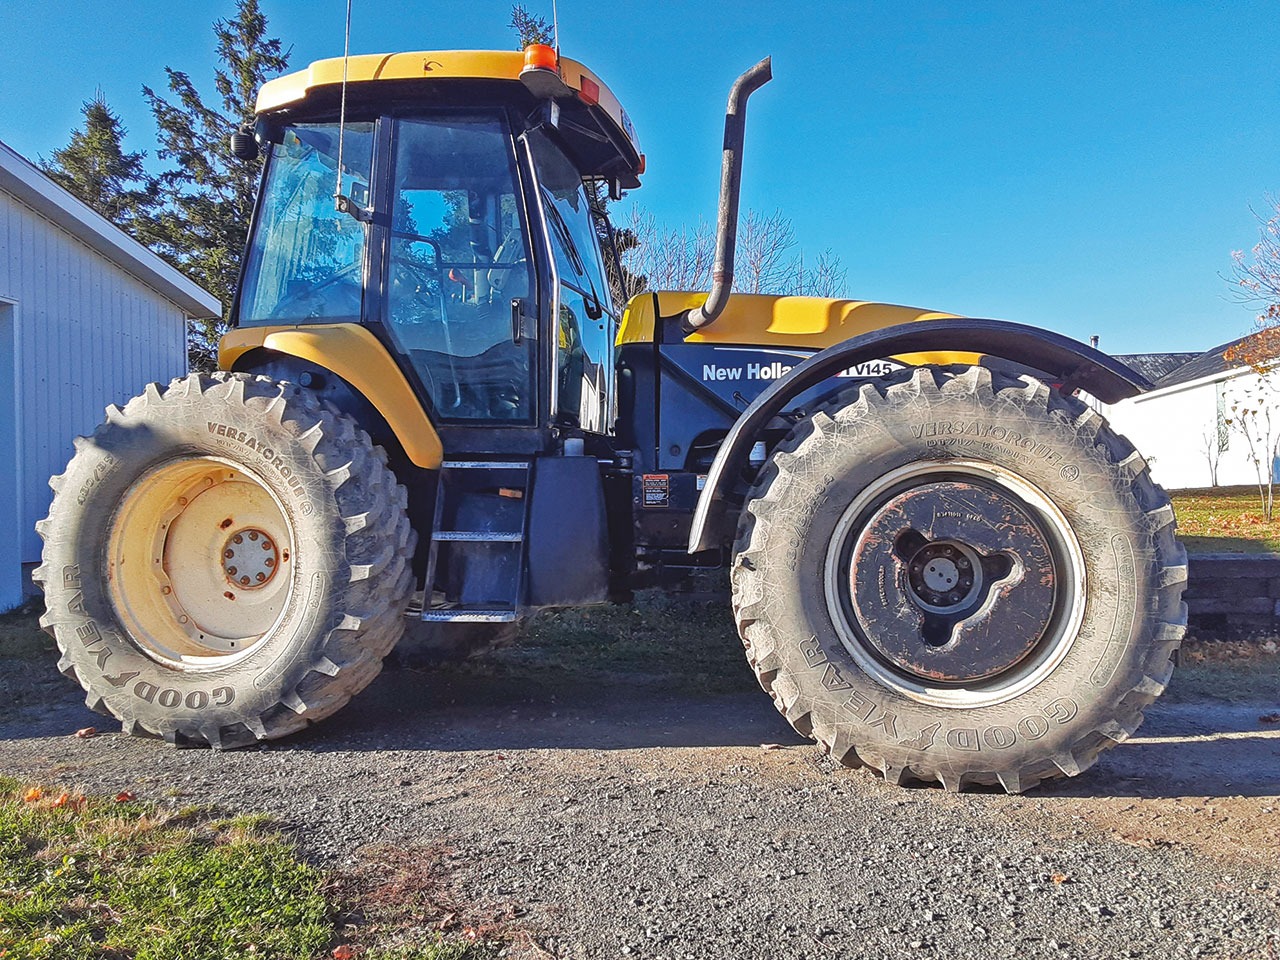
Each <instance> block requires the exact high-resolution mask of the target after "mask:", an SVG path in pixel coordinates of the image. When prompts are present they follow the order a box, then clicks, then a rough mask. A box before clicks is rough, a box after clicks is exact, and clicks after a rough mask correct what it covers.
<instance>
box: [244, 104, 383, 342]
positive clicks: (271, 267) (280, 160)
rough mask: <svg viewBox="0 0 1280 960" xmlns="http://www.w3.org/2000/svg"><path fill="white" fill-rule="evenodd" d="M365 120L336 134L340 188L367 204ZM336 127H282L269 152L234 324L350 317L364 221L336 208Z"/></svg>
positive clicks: (353, 317) (354, 316)
mask: <svg viewBox="0 0 1280 960" xmlns="http://www.w3.org/2000/svg"><path fill="white" fill-rule="evenodd" d="M372 155H373V124H372V123H348V124H347V125H346V131H345V133H344V134H343V147H342V167H343V190H344V192H346V193H347V194H348V195H349V196H350V197H351V198H352V199H353V200H354V201H355V202H356V203H357V204H358V205H361V206H365V205H367V204H368V197H369V167H370V161H371V158H372ZM337 170H338V125H337V124H336V123H318V124H311V125H307V126H296V127H289V128H287V129H286V130H285V132H284V137H283V140H282V142H281V143H278V144H276V145H275V146H274V147H273V148H272V150H271V157H270V159H269V161H268V167H267V174H266V180H265V181H264V183H263V187H262V199H261V201H260V203H259V206H258V212H257V218H256V220H255V223H254V230H253V237H252V239H251V240H250V242H249V249H248V251H247V255H246V263H245V272H244V285H243V288H242V289H241V292H240V305H239V307H240V309H239V320H240V322H241V323H270V322H274V323H279V322H281V321H284V322H295V323H296V322H300V321H307V320H329V321H358V320H359V319H360V295H361V287H362V284H361V280H362V278H363V272H364V271H363V266H364V247H365V227H364V224H362V223H360V222H358V221H356V220H355V219H353V218H352V217H350V216H348V215H347V214H343V213H338V212H337V211H336V210H335V209H334V205H333V192H334V188H335V186H336V183H337Z"/></svg>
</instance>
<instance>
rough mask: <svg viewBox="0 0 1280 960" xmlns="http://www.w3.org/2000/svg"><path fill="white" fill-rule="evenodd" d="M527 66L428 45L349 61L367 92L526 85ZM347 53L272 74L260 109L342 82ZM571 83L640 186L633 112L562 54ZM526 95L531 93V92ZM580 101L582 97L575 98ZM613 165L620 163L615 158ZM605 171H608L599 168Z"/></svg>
mask: <svg viewBox="0 0 1280 960" xmlns="http://www.w3.org/2000/svg"><path fill="white" fill-rule="evenodd" d="M524 67H525V54H524V52H523V51H518V50H516V51H513V50H424V51H418V52H415V53H385V54H361V55H358V56H353V57H349V58H347V60H346V62H345V69H346V78H347V84H348V91H349V92H350V93H352V94H356V93H359V94H361V95H363V96H364V97H366V98H367V97H368V96H370V95H373V96H376V95H377V91H378V88H376V87H374V86H372V85H373V84H379V83H386V84H388V88H387V89H388V91H389V92H390V91H391V90H392V89H395V90H397V91H400V90H403V89H404V88H405V87H406V86H409V87H412V86H413V83H414V81H418V82H420V83H421V84H422V86H423V88H424V90H425V89H426V88H435V89H438V86H437V85H438V84H439V82H440V81H455V80H473V81H475V80H478V81H499V82H503V81H506V82H511V83H514V84H516V85H517V87H518V88H519V89H520V90H524V85H523V84H520V73H521V70H523V69H524ZM343 70H344V61H343V58H342V57H332V58H329V59H326V60H317V61H315V62H314V63H312V64H311V65H310V66H309V67H307V68H306V69H305V70H299V71H297V72H295V73H290V74H286V75H284V76H282V77H277V78H276V79H274V80H268V81H267V82H266V83H264V84H263V85H262V88H261V89H260V90H259V91H258V99H257V104H256V106H255V110H256V111H257V113H258V114H260V115H261V114H274V113H278V112H292V110H293V109H294V108H297V107H301V106H302V105H303V104H305V103H306V102H307V101H309V100H310V99H311V98H312V97H313V96H314V95H316V94H317V93H319V92H321V91H322V90H328V91H331V90H333V89H336V88H339V87H341V85H342V78H343ZM556 72H557V73H558V74H559V76H560V79H561V80H562V81H563V82H564V86H565V88H566V97H565V98H562V99H561V103H562V104H564V103H566V102H567V103H568V104H569V105H571V106H572V107H573V112H575V113H576V112H580V109H585V111H586V112H587V113H589V114H590V115H592V119H594V120H595V121H596V123H597V124H601V123H603V124H604V125H605V129H604V132H605V133H606V134H607V135H608V138H609V139H610V140H612V141H614V142H615V146H616V147H617V152H618V154H619V155H620V156H619V160H620V161H621V163H620V164H618V165H620V166H622V167H623V168H625V169H624V170H620V171H617V172H619V173H623V174H624V175H623V176H622V177H621V179H623V180H624V181H627V182H624V184H623V185H624V186H638V185H639V180H638V179H637V178H638V176H639V175H640V174H641V173H642V172H644V158H643V155H642V154H641V153H640V141H639V140H638V139H637V137H636V132H635V127H633V126H632V124H631V118H630V117H628V116H627V112H626V111H625V110H624V109H623V108H622V104H621V103H619V102H618V98H617V97H615V96H614V95H613V92H612V91H611V90H610V89H609V88H608V87H607V86H605V84H604V82H603V81H602V80H601V79H600V78H599V77H597V76H596V75H595V74H594V73H592V72H591V71H590V70H588V69H587V68H586V67H584V66H583V65H582V64H581V63H578V62H577V61H576V60H570V59H569V58H568V57H557V71H556ZM524 95H526V96H528V95H529V94H528V93H527V91H526V92H525V94H524ZM575 101H576V102H575ZM609 166H611V167H612V166H615V164H610V165H609ZM599 172H600V173H602V174H603V173H605V172H606V171H599Z"/></svg>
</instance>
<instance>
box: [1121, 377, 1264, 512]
mask: <svg viewBox="0 0 1280 960" xmlns="http://www.w3.org/2000/svg"><path fill="white" fill-rule="evenodd" d="M1256 381H1257V374H1255V373H1252V372H1250V371H1245V372H1242V373H1237V374H1235V375H1224V376H1223V377H1222V378H1221V379H1218V380H1206V381H1201V382H1198V383H1192V384H1189V385H1187V386H1185V387H1181V388H1177V387H1175V388H1172V389H1164V390H1156V391H1153V392H1152V393H1149V394H1144V395H1141V396H1138V397H1133V398H1130V399H1128V400H1122V401H1120V402H1119V403H1117V404H1114V405H1112V406H1106V405H1101V406H1100V409H1101V410H1102V412H1103V414H1104V415H1105V416H1106V417H1107V419H1108V420H1109V421H1110V422H1111V426H1112V427H1114V428H1115V430H1116V431H1117V432H1119V433H1122V434H1124V435H1125V436H1126V437H1128V439H1129V441H1130V442H1131V443H1132V444H1133V445H1134V446H1135V447H1136V448H1137V449H1138V452H1139V453H1141V454H1142V455H1143V457H1145V458H1146V459H1147V461H1148V462H1149V463H1150V465H1151V478H1152V479H1153V480H1155V481H1156V483H1159V484H1160V485H1162V486H1164V487H1166V488H1168V489H1170V490H1176V489H1185V488H1187V487H1207V486H1209V483H1210V476H1211V474H1210V470H1209V459H1208V455H1207V453H1206V452H1205V447H1206V444H1207V443H1208V442H1210V441H1212V440H1213V439H1214V438H1217V437H1218V436H1219V435H1220V432H1223V431H1225V439H1226V441H1227V443H1226V449H1225V450H1222V451H1221V452H1220V453H1219V457H1218V470H1217V475H1218V485H1219V486H1235V485H1248V484H1253V483H1256V482H1257V479H1258V472H1257V468H1256V467H1255V465H1254V463H1253V460H1252V459H1251V457H1250V455H1249V446H1248V443H1247V442H1246V440H1245V438H1244V436H1243V435H1241V433H1240V432H1239V430H1238V429H1237V428H1235V427H1226V426H1225V423H1224V422H1223V419H1224V418H1230V417H1231V416H1232V413H1231V404H1232V402H1234V401H1235V400H1237V399H1238V398H1242V397H1244V396H1252V395H1254V394H1255V393H1256V392H1257V384H1256ZM1272 417H1273V418H1280V407H1276V408H1274V409H1273V410H1272ZM1276 422H1278V423H1280V419H1277V421H1276ZM1266 470H1267V466H1266V464H1263V466H1262V471H1263V476H1264V478H1265V476H1266Z"/></svg>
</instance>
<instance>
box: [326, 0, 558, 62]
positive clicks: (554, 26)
mask: <svg viewBox="0 0 1280 960" xmlns="http://www.w3.org/2000/svg"><path fill="white" fill-rule="evenodd" d="M348 2H350V0H348ZM551 40H552V42H553V43H554V44H555V47H556V62H557V63H559V61H560V17H559V16H558V15H557V14H556V0H551Z"/></svg>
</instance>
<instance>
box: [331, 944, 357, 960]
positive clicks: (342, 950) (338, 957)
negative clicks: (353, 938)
mask: <svg viewBox="0 0 1280 960" xmlns="http://www.w3.org/2000/svg"><path fill="white" fill-rule="evenodd" d="M355 955H356V948H355V947H353V946H351V944H349V943H344V944H341V945H339V946H336V947H334V948H333V960H353V958H354V957H355Z"/></svg>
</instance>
